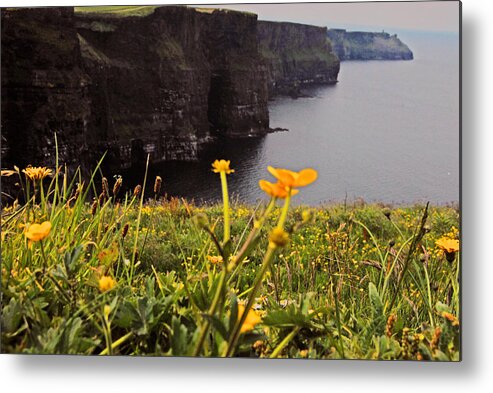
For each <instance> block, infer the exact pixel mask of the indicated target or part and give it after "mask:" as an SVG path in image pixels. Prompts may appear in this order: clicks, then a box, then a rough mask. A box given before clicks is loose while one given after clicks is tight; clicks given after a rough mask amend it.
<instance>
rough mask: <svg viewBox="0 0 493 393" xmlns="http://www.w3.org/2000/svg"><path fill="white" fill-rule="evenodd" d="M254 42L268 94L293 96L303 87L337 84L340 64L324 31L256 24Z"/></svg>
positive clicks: (307, 26) (267, 23) (300, 26)
mask: <svg viewBox="0 0 493 393" xmlns="http://www.w3.org/2000/svg"><path fill="white" fill-rule="evenodd" d="M258 41H259V49H260V52H261V54H262V56H264V58H265V59H266V62H267V70H268V84H269V91H270V92H271V95H275V94H289V95H293V96H297V95H299V94H300V89H301V88H302V87H304V86H308V85H311V84H331V83H336V82H337V75H338V74H339V67H340V61H339V59H338V58H337V56H336V54H335V53H334V52H333V51H332V46H331V43H330V41H329V40H328V39H327V28H325V27H318V26H311V25H304V24H299V23H289V22H267V21H259V22H258Z"/></svg>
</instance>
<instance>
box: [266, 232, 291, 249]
mask: <svg viewBox="0 0 493 393" xmlns="http://www.w3.org/2000/svg"><path fill="white" fill-rule="evenodd" d="M288 242H289V235H288V233H287V232H286V231H285V230H284V229H282V228H279V227H276V228H274V229H273V230H272V231H271V233H270V234H269V243H270V244H272V245H273V246H274V247H284V246H285V245H286V244H288Z"/></svg>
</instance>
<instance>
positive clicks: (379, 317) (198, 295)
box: [1, 168, 461, 361]
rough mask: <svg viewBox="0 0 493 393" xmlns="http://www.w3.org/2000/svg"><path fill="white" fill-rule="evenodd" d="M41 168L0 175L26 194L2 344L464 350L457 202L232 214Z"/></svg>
mask: <svg viewBox="0 0 493 393" xmlns="http://www.w3.org/2000/svg"><path fill="white" fill-rule="evenodd" d="M50 172H51V175H52V174H53V172H52V171H49V170H46V169H38V168H31V169H29V168H28V169H26V172H25V174H24V173H23V172H20V171H18V170H17V169H14V170H12V171H2V175H4V176H14V177H18V178H19V181H20V182H21V183H22V184H23V186H24V189H25V191H26V192H27V193H28V195H26V196H28V197H30V198H27V200H29V202H28V203H27V204H25V205H22V204H19V203H15V204H14V205H12V206H10V207H7V208H4V209H3V210H2V216H1V220H2V222H1V223H2V272H1V274H2V276H1V279H2V286H1V288H2V291H3V293H2V295H3V302H2V317H3V318H2V333H1V334H2V336H1V339H2V349H3V351H4V352H8V353H45V354H48V353H63V354H110V355H111V354H121V355H174V356H191V355H201V356H224V355H227V356H249V357H284V358H316V359H340V358H346V359H407V360H439V361H440V360H458V359H459V357H460V353H459V348H460V342H459V332H460V326H459V325H460V322H459V319H460V308H459V300H460V296H459V293H460V290H459V282H458V278H459V271H460V262H461V261H460V255H459V253H458V252H457V251H458V248H459V245H458V240H457V238H458V236H459V232H458V227H459V213H458V211H457V209H456V208H454V207H430V208H429V209H428V210H427V209H426V207H425V206H422V205H416V206H409V207H397V208H392V207H384V206H381V205H375V204H372V205H367V204H362V203H354V204H336V205H330V206H322V207H318V208H308V207H297V208H294V209H288V210H286V209H285V207H286V202H285V201H282V200H278V201H277V203H274V202H270V203H269V198H268V197H267V196H266V200H265V203H263V204H261V205H259V206H257V207H253V206H245V205H242V204H238V203H233V204H232V206H230V207H229V209H227V211H228V214H227V219H226V213H225V211H226V210H225V209H224V206H222V205H211V206H196V205H194V204H193V203H191V202H188V201H185V200H182V199H178V198H165V197H163V193H164V191H165V190H164V189H163V188H162V183H161V182H160V181H159V179H156V181H155V184H154V189H155V198H153V200H150V201H144V199H143V197H142V195H143V194H142V193H140V191H141V190H139V189H136V190H135V191H134V193H133V194H132V193H130V194H127V195H123V194H122V193H121V192H120V191H119V186H118V183H119V182H121V181H122V179H120V180H118V179H117V180H116V181H115V182H114V184H113V182H108V180H104V179H103V181H102V185H100V183H99V180H98V182H97V184H96V183H91V184H89V186H84V185H82V184H77V183H75V182H73V183H72V182H70V181H68V179H66V178H65V176H62V174H59V175H58V176H55V177H54V178H52V179H50V178H49V177H48V176H49V175H50ZM235 176H236V174H235ZM43 177H45V181H44V184H43V182H42V181H41V180H39V179H40V178H43ZM58 177H59V179H58ZM218 178H219V176H218ZM123 180H124V179H123ZM219 183H220V181H219V179H218V184H217V186H218V187H217V188H218V192H219V193H220V189H219ZM33 186H34V188H33ZM151 186H152V184H151ZM211 187H216V185H215V184H212V185H211ZM88 189H95V190H97V191H98V192H99V191H101V194H100V196H99V198H97V199H95V200H94V201H93V202H89V203H87V202H86V195H87V194H86V192H87V191H88ZM41 190H43V191H41ZM300 192H302V191H300ZM283 206H284V207H283ZM286 213H287V214H286ZM279 225H281V228H284V229H279ZM225 228H228V229H230V231H229V233H228V235H227V236H226V235H225V240H223V239H222V233H223V232H224V233H226V231H225ZM276 228H277V229H276ZM252 233H253V234H254V236H253V237H252V235H251V234H252ZM245 245H247V246H245ZM266 261H269V262H270V264H267V265H266ZM266 266H267V267H268V268H266ZM259 277H260V281H259ZM221 288H222V290H221ZM252 294H253V295H252ZM247 302H248V303H247ZM250 302H251V309H250V311H249V312H248V315H247V316H246V317H245V319H243V322H242V320H241V316H242V315H243V314H242V312H243V311H242V310H244V309H245V307H247V305H249V304H250ZM240 328H241V329H240ZM235 329H237V330H236V331H237V332H238V335H237V336H236V339H237V340H236V341H235V340H234V339H233V338H232V337H233V333H232V332H234V331H235ZM232 342H233V344H232Z"/></svg>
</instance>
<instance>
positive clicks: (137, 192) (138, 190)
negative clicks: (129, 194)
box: [134, 184, 142, 197]
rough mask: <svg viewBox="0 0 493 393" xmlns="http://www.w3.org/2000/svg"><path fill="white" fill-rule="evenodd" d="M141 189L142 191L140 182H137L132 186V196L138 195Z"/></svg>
mask: <svg viewBox="0 0 493 393" xmlns="http://www.w3.org/2000/svg"><path fill="white" fill-rule="evenodd" d="M141 191H142V186H141V185H140V184H137V185H136V186H135V188H134V197H138V196H139V195H140V192H141Z"/></svg>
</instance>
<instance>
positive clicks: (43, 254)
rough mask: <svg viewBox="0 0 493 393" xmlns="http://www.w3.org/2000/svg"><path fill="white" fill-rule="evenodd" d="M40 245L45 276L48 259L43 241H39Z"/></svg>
mask: <svg viewBox="0 0 493 393" xmlns="http://www.w3.org/2000/svg"><path fill="white" fill-rule="evenodd" d="M39 245H40V246H41V255H42V257H43V274H44V273H45V272H46V268H47V267H48V259H47V258H46V254H45V248H44V245H43V240H40V241H39Z"/></svg>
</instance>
